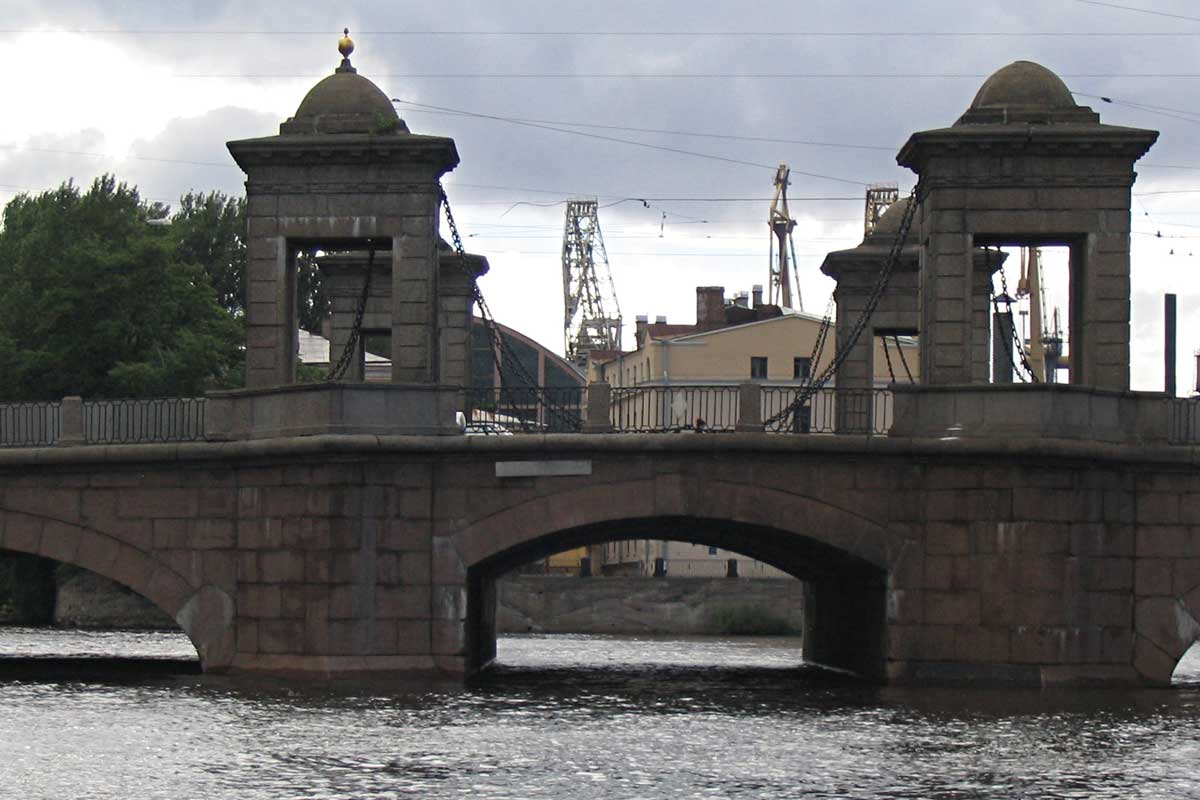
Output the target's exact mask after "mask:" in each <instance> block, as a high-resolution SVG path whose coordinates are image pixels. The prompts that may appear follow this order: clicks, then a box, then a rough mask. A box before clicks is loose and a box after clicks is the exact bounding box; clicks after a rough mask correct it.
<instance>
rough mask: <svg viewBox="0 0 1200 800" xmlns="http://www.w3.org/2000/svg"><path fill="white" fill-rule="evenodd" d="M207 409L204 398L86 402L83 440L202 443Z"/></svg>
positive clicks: (139, 442)
mask: <svg viewBox="0 0 1200 800" xmlns="http://www.w3.org/2000/svg"><path fill="white" fill-rule="evenodd" d="M205 405H206V403H205V399H204V398H203V397H161V398H155V399H149V400H95V401H85V402H84V404H83V438H84V441H86V442H87V443H88V444H142V443H150V442H195V441H200V440H202V439H203V438H204V409H205Z"/></svg>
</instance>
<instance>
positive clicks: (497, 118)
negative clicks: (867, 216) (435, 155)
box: [392, 97, 869, 186]
mask: <svg viewBox="0 0 1200 800" xmlns="http://www.w3.org/2000/svg"><path fill="white" fill-rule="evenodd" d="M392 102H393V103H401V104H405V103H407V102H408V101H405V100H401V99H399V98H395V97H393V98H392ZM425 107H426V108H435V109H437V110H439V111H454V112H457V113H461V114H464V115H466V116H471V117H477V118H479V119H488V120H493V121H496V122H504V123H508V124H510V125H520V126H523V127H528V128H536V129H538V130H547V131H553V132H555V133H565V134H568V135H571V136H582V137H584V138H587V139H598V140H600V141H606V142H616V143H618V144H627V145H631V146H633V147H644V148H648V149H650V150H661V151H663V152H667V153H677V154H680V155H686V156H693V157H697V158H706V159H710V160H712V161H722V162H725V163H729V164H738V165H741V166H747V167H758V168H760V169H769V170H771V171H772V172H774V171H775V170H776V169H777V168H778V165H771V164H763V163H760V162H757V161H748V160H746V159H741V158H729V157H727V156H719V155H716V154H713V153H701V152H698V151H695V150H685V149H683V148H681V147H671V146H669V145H661V144H652V143H650V142H639V141H637V140H636V139H622V138H621V137H619V136H608V135H606V134H601V133H588V132H587V131H576V130H571V129H570V128H562V127H557V126H554V125H546V124H542V123H538V122H522V121H520V120H518V119H515V118H513V117H503V116H499V115H497V114H482V113H479V112H473V111H463V110H462V109H452V108H447V107H445V106H430V105H426V106H425ZM792 171H793V172H795V173H796V174H798V175H804V176H805V177H808V178H815V179H818V180H826V181H834V182H836V183H849V184H852V185H854V186H867V185H869V184H868V182H867V181H860V180H855V179H852V178H842V177H838V176H836V175H823V174H821V173H817V172H802V171H800V170H792Z"/></svg>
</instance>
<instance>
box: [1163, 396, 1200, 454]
mask: <svg viewBox="0 0 1200 800" xmlns="http://www.w3.org/2000/svg"><path fill="white" fill-rule="evenodd" d="M1167 443H1168V444H1200V398H1198V397H1191V398H1185V397H1172V398H1169V399H1168V400H1167Z"/></svg>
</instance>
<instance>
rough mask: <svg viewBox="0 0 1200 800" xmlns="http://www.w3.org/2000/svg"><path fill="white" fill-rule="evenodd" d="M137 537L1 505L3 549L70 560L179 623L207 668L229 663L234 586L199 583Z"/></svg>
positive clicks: (68, 562)
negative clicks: (181, 572) (190, 579)
mask: <svg viewBox="0 0 1200 800" xmlns="http://www.w3.org/2000/svg"><path fill="white" fill-rule="evenodd" d="M136 539H137V537H135V536H134V535H133V533H132V532H129V535H127V536H125V537H122V538H118V537H117V536H114V535H110V534H108V533H104V532H101V531H98V530H95V529H93V528H90V527H87V526H83V525H78V524H71V523H68V522H64V521H61V520H58V519H55V518H53V517H50V516H46V515H43V514H34V513H28V512H24V511H15V510H12V509H6V508H0V552H11V553H19V554H24V555H29V556H38V557H41V558H44V559H49V560H51V561H54V562H58V563H62V564H69V565H71V566H74V567H79V568H81V569H84V570H88V571H90V572H94V573H96V574H97V575H100V576H102V577H103V578H107V579H108V580H111V581H113V582H115V583H117V584H120V585H122V586H124V587H126V588H127V589H129V590H130V591H132V592H134V593H136V594H138V595H141V596H142V597H144V598H145V599H146V600H148V601H149V602H150V603H151V604H152V605H154V606H155V607H156V608H158V609H159V610H160V611H162V612H163V614H165V615H166V617H168V618H170V619H172V620H174V621H175V623H176V624H177V625H178V627H179V628H180V629H181V630H182V631H183V632H184V633H185V634H186V635H187V638H188V640H189V641H190V642H191V644H192V647H193V648H194V649H195V651H196V653H197V654H198V656H199V659H200V662H201V665H202V668H203V669H204V670H205V671H211V670H214V669H216V670H220V669H223V668H225V667H227V666H228V664H229V663H230V661H231V660H232V656H233V652H234V624H233V623H234V619H235V603H234V600H233V597H232V596H231V592H232V587H231V586H230V587H228V588H222V587H220V586H217V585H213V584H203V585H199V586H197V585H196V584H197V583H198V582H197V581H194V580H193V581H189V579H187V578H185V577H184V576H183V575H181V574H180V573H179V572H178V571H176V568H175V567H174V566H172V564H171V563H168V562H167V561H165V560H164V559H162V558H161V557H159V556H158V555H157V554H155V553H153V552H150V551H147V550H145V549H142V547H139V546H137V544H136V543H135V542H136ZM181 566H186V564H182V565H181ZM235 566H236V565H235Z"/></svg>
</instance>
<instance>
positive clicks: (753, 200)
mask: <svg viewBox="0 0 1200 800" xmlns="http://www.w3.org/2000/svg"><path fill="white" fill-rule="evenodd" d="M625 199H626V200H628V201H629V202H639V203H640V202H642V201H643V200H644V201H646V202H648V203H769V202H771V198H770V197H629V198H625ZM565 202H566V201H565V200H560V201H558V202H555V203H547V204H546V205H547V206H550V207H552V206H558V205H562V204H563V203H565ZM788 202H789V203H806V202H808V203H818V202H820V203H823V202H854V203H861V202H863V199H862V198H861V197H832V196H831V197H789V198H788ZM455 205H460V206H505V205H512V201H511V200H480V201H476V202H473V203H468V202H461V203H456V204H455ZM525 205H533V204H532V203H526V204H525Z"/></svg>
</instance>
